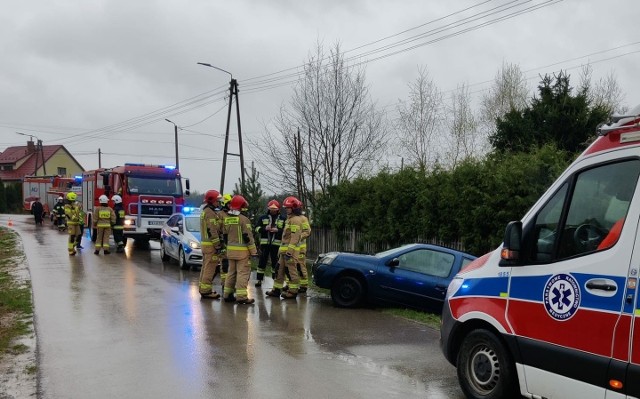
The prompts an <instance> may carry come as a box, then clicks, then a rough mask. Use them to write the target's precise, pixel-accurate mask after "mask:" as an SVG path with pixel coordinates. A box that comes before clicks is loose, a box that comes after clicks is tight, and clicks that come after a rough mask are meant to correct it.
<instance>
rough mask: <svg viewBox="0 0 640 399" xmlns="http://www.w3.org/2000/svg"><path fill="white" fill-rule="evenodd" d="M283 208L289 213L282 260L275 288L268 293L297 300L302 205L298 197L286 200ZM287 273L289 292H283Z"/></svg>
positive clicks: (281, 249) (283, 235)
mask: <svg viewBox="0 0 640 399" xmlns="http://www.w3.org/2000/svg"><path fill="white" fill-rule="evenodd" d="M282 206H283V207H284V208H285V209H286V211H287V221H286V222H285V225H284V232H283V233H282V244H281V245H280V260H279V262H278V263H279V264H280V267H278V276H277V277H276V280H275V281H274V283H273V288H272V289H271V290H270V291H267V293H266V294H267V296H273V297H279V296H280V295H281V294H282V298H283V299H295V298H296V297H297V296H298V289H299V287H300V278H299V277H298V263H299V256H300V240H301V237H302V224H303V223H304V220H303V218H302V216H300V211H301V209H302V203H301V202H300V200H299V199H297V198H296V197H287V198H285V200H284V202H283V203H282ZM286 272H288V273H289V278H290V279H291V281H290V282H289V290H288V291H287V292H282V288H283V286H284V278H285V274H286Z"/></svg>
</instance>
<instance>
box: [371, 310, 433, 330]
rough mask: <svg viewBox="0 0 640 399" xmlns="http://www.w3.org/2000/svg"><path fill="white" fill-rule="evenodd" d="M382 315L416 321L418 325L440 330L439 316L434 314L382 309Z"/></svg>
mask: <svg viewBox="0 0 640 399" xmlns="http://www.w3.org/2000/svg"><path fill="white" fill-rule="evenodd" d="M382 312H383V313H387V314H391V315H393V316H397V317H402V318H404V319H409V320H413V321H416V322H418V323H422V324H426V325H428V326H429V327H432V328H435V329H436V330H439V329H440V315H438V314H435V313H428V312H421V311H419V310H412V309H401V308H384V309H382Z"/></svg>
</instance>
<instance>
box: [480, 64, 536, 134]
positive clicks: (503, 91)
mask: <svg viewBox="0 0 640 399" xmlns="http://www.w3.org/2000/svg"><path fill="white" fill-rule="evenodd" d="M529 97H530V90H529V88H528V85H527V79H526V77H525V75H524V73H523V72H522V70H521V69H520V66H518V65H515V64H506V63H503V64H502V68H501V69H500V70H499V71H498V73H497V74H496V77H495V80H494V83H493V86H492V87H491V89H490V90H489V93H488V94H486V95H484V96H483V97H482V101H481V106H480V123H481V124H482V126H483V128H484V130H485V134H486V135H487V137H489V136H490V135H491V134H493V133H494V132H495V129H496V120H497V119H498V118H501V117H503V116H504V115H505V114H506V113H508V112H509V111H511V110H512V109H514V110H516V111H520V110H523V109H525V108H526V107H528V105H529Z"/></svg>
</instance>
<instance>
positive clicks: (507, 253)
mask: <svg viewBox="0 0 640 399" xmlns="http://www.w3.org/2000/svg"><path fill="white" fill-rule="evenodd" d="M521 250H522V222H521V221H519V220H518V221H513V222H509V224H508V225H507V228H506V229H505V232H504V242H503V244H502V251H501V252H500V258H501V259H500V266H514V265H517V264H518V262H519V261H520V252H521Z"/></svg>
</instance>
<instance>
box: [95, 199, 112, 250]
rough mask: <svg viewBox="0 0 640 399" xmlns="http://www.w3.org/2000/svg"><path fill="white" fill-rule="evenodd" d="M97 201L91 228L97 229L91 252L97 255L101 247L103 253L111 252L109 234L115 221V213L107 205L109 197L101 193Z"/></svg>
mask: <svg viewBox="0 0 640 399" xmlns="http://www.w3.org/2000/svg"><path fill="white" fill-rule="evenodd" d="M98 201H99V202H100V206H99V207H97V208H96V209H95V211H94V215H95V216H96V217H95V218H94V219H93V228H94V229H97V231H98V233H97V238H96V244H95V246H96V247H95V248H96V249H95V251H93V253H94V254H96V255H99V254H100V250H101V249H102V250H103V252H104V254H105V255H109V254H110V253H111V251H110V250H109V249H110V247H109V236H110V235H111V226H113V225H114V224H115V223H116V213H115V212H114V211H113V209H111V207H109V197H107V196H106V195H104V194H103V195H101V196H100V198H98Z"/></svg>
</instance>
